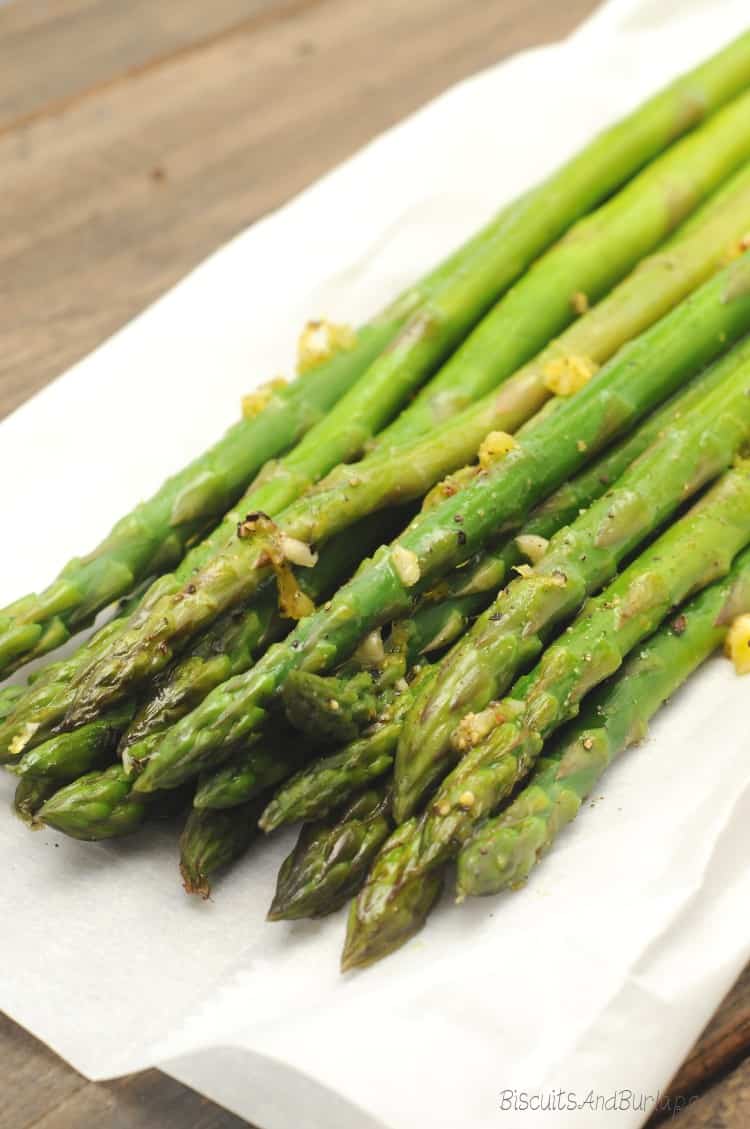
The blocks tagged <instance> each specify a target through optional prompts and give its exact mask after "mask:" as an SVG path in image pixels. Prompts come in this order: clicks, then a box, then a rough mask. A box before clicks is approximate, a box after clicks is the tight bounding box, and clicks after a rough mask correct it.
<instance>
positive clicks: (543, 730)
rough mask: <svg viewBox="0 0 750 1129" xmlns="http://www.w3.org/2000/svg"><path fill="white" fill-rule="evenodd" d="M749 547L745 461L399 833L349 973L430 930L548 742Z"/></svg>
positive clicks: (362, 921) (571, 632) (382, 865)
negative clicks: (458, 863) (450, 886)
mask: <svg viewBox="0 0 750 1129" xmlns="http://www.w3.org/2000/svg"><path fill="white" fill-rule="evenodd" d="M749 542H750V463H746V464H744V465H743V464H741V465H740V466H738V468H737V469H735V470H732V471H729V472H727V474H725V475H724V477H723V478H722V479H721V480H720V481H719V483H718V484H717V485H716V486H715V487H713V488H712V489H711V490H710V491H709V492H708V494H706V495H704V497H703V498H702V499H701V500H700V501H699V502H698V504H697V505H696V506H695V507H694V508H693V509H692V510H691V511H690V512H689V513H688V514H687V515H686V516H685V517H683V518H682V519H680V520H679V521H678V522H677V523H676V524H675V525H673V526H672V527H671V528H670V529H669V530H668V531H667V532H666V533H664V534H663V535H662V536H661V537H660V538H658V540H657V541H655V542H654V543H653V544H652V545H651V546H650V548H648V549H647V550H646V551H645V552H644V553H643V554H642V555H641V556H640V557H639V558H637V559H636V560H635V561H634V562H633V564H631V565H630V566H629V567H628V568H627V569H625V571H624V572H623V573H621V575H620V576H619V577H618V578H617V579H616V580H615V581H613V583H612V584H610V585H609V587H608V588H606V589H605V590H604V592H602V594H601V595H600V596H598V597H597V598H596V599H594V600H592V601H590V603H589V604H588V605H587V607H586V609H585V610H584V612H583V613H582V614H581V615H580V616H579V618H578V619H577V620H576V622H575V623H574V624H573V626H572V627H571V628H569V629H568V631H567V632H565V634H564V635H562V636H561V638H560V639H559V640H558V642H557V643H555V644H553V645H552V646H551V647H550V648H549V649H548V650H547V651H546V652H545V654H544V656H543V658H542V660H541V661H540V662H539V664H538V665H537V666H536V667H535V668H534V670H532V671H531V672H530V673H529V674H528V675H526V676H524V677H523V678H521V679H520V681H519V682H518V683H516V685H515V686H514V688H513V690H512V692H511V695H510V697H508V698H506V699H504V700H503V701H502V702H501V703H499V704H498V706H497V708H496V710H495V711H494V721H495V727H494V728H493V729H491V730H490V731H489V733H487V734H486V735H485V736H482V737H481V738H480V739H479V743H478V744H476V745H475V746H474V747H473V748H472V749H471V751H470V752H469V753H468V754H467V755H466V756H465V757H464V759H463V760H462V761H461V762H460V763H459V764H458V765H457V767H456V768H455V769H454V770H453V771H452V772H451V773H450V774H449V775H448V776H447V777H446V779H445V780H444V781H443V783H442V785H441V787H440V788H439V789H438V791H437V793H436V795H435V796H434V798H433V799H432V801H431V802H430V805H429V807H428V809H427V811H426V812H425V813H424V814H423V815H422V816H421V817H420V818H417V817H412V818H411V819H409V820H407V822H405V823H402V824H401V826H400V827H399V829H398V832H397V833H396V836H395V837H394V838H393V840H391V841H389V842H387V843H386V844H385V846H384V847H383V849H382V851H381V853H380V855H379V856H378V859H377V860H376V862H375V864H374V865H373V868H372V870H371V871H370V874H369V876H368V879H367V883H366V885H365V886H364V888H363V889H362V891H361V893H360V895H359V897H358V899H357V901H356V902H354V903H353V905H352V910H351V914H350V918H349V927H348V933H347V939H346V945H345V949H344V956H343V967H344V968H352V967H354V966H357V965H365V964H369V963H371V962H372V961H375V960H377V959H379V958H380V957H381V956H384V955H386V954H387V953H388V952H391V951H392V950H393V949H395V948H398V947H399V945H401V944H403V943H404V942H405V941H406V940H408V938H409V937H411V936H412V935H413V934H414V933H415V932H416V931H417V930H418V929H420V928H421V926H422V925H423V924H424V920H425V917H426V915H427V913H428V912H429V909H430V905H429V904H427V903H428V901H429V899H428V897H427V892H426V891H425V890H423V884H424V882H425V878H428V890H429V891H432V890H434V889H436V888H437V883H438V882H439V880H438V879H436V877H435V876H436V875H439V874H441V873H442V872H443V871H444V869H445V866H446V864H447V863H448V862H449V861H450V860H451V859H452V858H454V857H455V856H456V854H457V853H458V851H459V850H460V848H461V847H462V846H463V845H464V844H465V843H466V842H467V841H468V840H469V838H470V837H471V835H472V833H473V831H474V829H475V828H476V827H477V826H478V825H479V824H480V823H481V821H482V820H483V819H484V818H485V817H487V816H489V815H491V814H492V813H493V811H495V810H496V809H497V808H498V807H499V805H500V804H501V802H502V801H503V800H504V799H505V798H506V797H507V796H508V795H509V794H510V792H511V791H512V790H513V789H514V788H515V786H516V785H517V784H518V783H519V782H520V781H521V780H522V779H523V778H524V777H525V776H526V775H527V774H528V772H529V771H530V769H531V768H532V767H533V765H534V762H535V761H536V760H537V758H538V757H539V754H540V752H541V749H542V746H543V744H544V742H545V741H546V740H547V739H548V738H549V737H550V736H551V735H552V734H553V733H554V732H555V730H556V729H558V728H559V727H560V725H562V724H563V723H564V722H566V721H568V720H570V719H571V718H573V717H574V716H575V715H576V714H577V713H578V711H579V709H580V703H581V701H582V700H583V698H584V697H585V696H586V695H587V694H588V693H589V692H590V691H591V690H593V689H594V688H595V687H596V686H597V685H599V684H600V683H601V682H603V681H604V680H605V679H606V678H608V677H610V675H612V674H614V673H615V672H616V671H617V670H618V669H619V667H620V666H621V665H622V662H623V660H624V658H625V657H626V655H627V654H628V653H629V652H630V651H632V650H633V649H634V648H635V647H636V646H637V645H638V644H639V643H640V642H641V640H643V639H645V638H647V636H648V635H650V634H651V633H652V632H653V631H654V630H656V628H657V627H658V626H659V624H660V623H661V622H662V621H663V620H664V619H665V618H666V617H667V616H668V615H669V613H670V610H671V608H672V607H673V606H674V605H675V604H678V603H681V602H682V601H683V600H685V599H686V598H687V597H689V596H690V595H691V594H692V593H694V592H697V591H700V590H701V589H702V588H704V587H706V586H707V585H708V584H710V583H712V582H713V581H714V580H716V579H718V578H719V577H722V576H724V575H726V573H727V572H728V571H729V569H730V568H731V565H732V561H733V559H734V557H735V556H736V555H737V554H738V553H739V552H740V551H741V550H742V549H743V548H744V547H745V546H746V545H747V544H748V543H749Z"/></svg>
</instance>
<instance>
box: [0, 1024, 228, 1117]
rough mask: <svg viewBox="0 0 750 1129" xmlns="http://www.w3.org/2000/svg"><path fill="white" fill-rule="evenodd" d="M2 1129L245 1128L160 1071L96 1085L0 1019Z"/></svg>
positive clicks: (24, 1032)
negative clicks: (84, 1128)
mask: <svg viewBox="0 0 750 1129" xmlns="http://www.w3.org/2000/svg"><path fill="white" fill-rule="evenodd" d="M0 1064H1V1065H0V1094H1V1095H2V1097H1V1098H0V1129H32V1127H33V1129H83V1127H84V1126H85V1127H86V1129H241V1127H242V1126H245V1127H246V1126H247V1122H246V1121H242V1120H240V1118H238V1117H234V1116H233V1114H231V1113H227V1112H226V1110H223V1109H219V1107H218V1106H215V1105H213V1103H212V1102H209V1101H207V1100H206V1099H205V1098H202V1097H200V1095H199V1094H196V1093H194V1092H193V1091H192V1090H189V1089H187V1088H186V1087H185V1086H181V1085H180V1084H179V1083H178V1082H174V1081H173V1080H172V1079H171V1078H167V1077H166V1076H165V1075H163V1074H160V1073H159V1072H158V1071H156V1070H148V1071H145V1072H144V1073H143V1074H138V1075H135V1076H134V1077H131V1078H121V1079H118V1080H117V1081H116V1082H108V1083H105V1084H94V1083H93V1082H87V1081H86V1079H85V1078H82V1077H81V1075H80V1074H77V1073H76V1072H75V1071H74V1070H71V1069H70V1067H68V1066H66V1065H65V1063H63V1062H62V1061H61V1060H60V1059H59V1058H57V1056H56V1055H54V1054H53V1053H52V1052H51V1051H50V1050H48V1049H47V1047H45V1046H44V1045H43V1044H42V1043H40V1042H39V1041H38V1040H37V1039H34V1038H33V1037H32V1036H31V1035H29V1034H28V1033H27V1032H26V1031H22V1030H21V1028H19V1027H16V1026H15V1024H13V1023H11V1022H10V1020H8V1019H5V1018H4V1017H3V1016H2V1015H0Z"/></svg>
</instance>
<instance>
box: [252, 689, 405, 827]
mask: <svg viewBox="0 0 750 1129" xmlns="http://www.w3.org/2000/svg"><path fill="white" fill-rule="evenodd" d="M411 700H412V698H411V692H410V691H409V690H406V691H404V692H403V693H402V694H400V695H399V697H398V699H397V700H396V701H395V702H394V703H393V705H392V706H391V707H390V708H389V709H386V710H385V711H384V713H383V714H381V716H380V717H379V718H378V720H377V721H376V723H375V724H374V725H373V726H372V728H371V729H370V730H369V731H368V732H366V733H364V734H362V736H361V737H358V738H357V739H356V740H354V741H352V742H351V743H350V744H349V745H346V746H344V748H343V749H340V750H339V751H338V752H336V753H332V754H331V755H330V756H327V757H321V758H320V759H319V760H313V761H311V762H310V764H309V765H308V766H307V767H306V768H303V769H300V771H299V772H297V773H295V775H294V776H292V777H291V778H290V779H289V780H288V781H286V783H284V784H283V785H282V787H281V788H279V790H278V791H277V792H276V794H275V795H274V797H273V798H272V799H271V800H270V802H269V803H268V806H267V807H266V808H265V810H264V812H263V814H262V816H261V818H260V826H261V828H262V829H263V830H264V831H275V830H276V828H278V827H282V826H283V825H284V824H285V823H296V822H297V821H299V820H312V819H322V818H325V817H326V816H328V815H329V814H330V812H331V811H333V810H334V809H335V808H337V807H340V806H341V805H342V804H343V803H346V802H347V801H348V800H350V799H351V797H352V796H353V795H355V794H356V793H357V792H358V791H359V790H360V789H362V788H365V787H367V786H369V785H371V784H373V783H375V782H376V781H378V780H380V779H381V778H382V777H384V776H385V775H386V774H387V773H388V772H389V771H390V769H391V767H392V765H393V759H394V757H395V755H396V745H397V743H398V737H399V733H400V732H401V726H402V723H403V716H404V714H405V713H406V711H407V709H408V707H409V705H410V704H411Z"/></svg>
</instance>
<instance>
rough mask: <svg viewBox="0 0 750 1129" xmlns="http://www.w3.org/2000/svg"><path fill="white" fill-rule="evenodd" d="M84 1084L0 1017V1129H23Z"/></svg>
mask: <svg viewBox="0 0 750 1129" xmlns="http://www.w3.org/2000/svg"><path fill="white" fill-rule="evenodd" d="M87 1085H88V1083H87V1082H86V1080H85V1079H84V1078H82V1077H81V1076H80V1074H76V1072H75V1071H74V1070H71V1069H70V1067H68V1066H66V1064H65V1063H64V1062H62V1060H61V1059H59V1058H57V1056H56V1055H54V1054H53V1053H52V1051H50V1050H48V1049H47V1047H45V1046H44V1044H43V1043H40V1042H39V1041H38V1040H37V1039H34V1038H33V1037H32V1036H31V1035H29V1034H28V1033H27V1032H26V1031H23V1030H22V1029H21V1028H20V1027H17V1026H16V1025H15V1023H11V1021H10V1020H9V1019H8V1018H7V1017H6V1016H4V1015H2V1013H0V1095H1V1096H0V1129H25V1127H26V1126H27V1125H33V1124H34V1123H35V1122H37V1121H38V1120H39V1119H40V1118H41V1117H43V1116H44V1115H45V1114H46V1113H48V1111H49V1110H50V1109H52V1108H53V1107H54V1106H56V1105H59V1104H60V1103H61V1102H66V1101H68V1100H69V1099H70V1098H72V1097H73V1096H74V1095H75V1094H76V1093H77V1092H78V1091H79V1090H81V1089H82V1088H83V1087H85V1086H87Z"/></svg>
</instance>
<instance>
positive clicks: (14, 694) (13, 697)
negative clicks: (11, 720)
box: [0, 686, 26, 723]
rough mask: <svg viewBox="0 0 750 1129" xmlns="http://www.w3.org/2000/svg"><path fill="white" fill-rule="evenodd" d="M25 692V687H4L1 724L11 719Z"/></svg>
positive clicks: (1, 692)
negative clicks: (8, 718)
mask: <svg viewBox="0 0 750 1129" xmlns="http://www.w3.org/2000/svg"><path fill="white" fill-rule="evenodd" d="M25 692H26V691H25V687H23V686H4V687H3V689H2V690H0V723H1V722H3V721H5V719H6V718H7V717H10V715H11V714H12V713H13V711H14V709H15V708H16V706H17V705H18V702H19V700H20V699H21V698H22V697H23V695H24V693H25Z"/></svg>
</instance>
